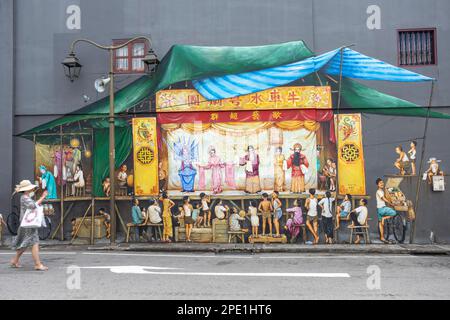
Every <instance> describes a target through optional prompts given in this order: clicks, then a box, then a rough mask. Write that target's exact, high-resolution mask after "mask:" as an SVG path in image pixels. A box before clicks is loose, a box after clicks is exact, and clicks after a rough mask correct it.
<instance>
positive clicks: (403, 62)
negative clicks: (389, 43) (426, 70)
mask: <svg viewBox="0 0 450 320" xmlns="http://www.w3.org/2000/svg"><path fill="white" fill-rule="evenodd" d="M398 42H399V43H398V61H399V65H400V66H421V65H435V64H437V57H436V29H410V30H399V31H398Z"/></svg>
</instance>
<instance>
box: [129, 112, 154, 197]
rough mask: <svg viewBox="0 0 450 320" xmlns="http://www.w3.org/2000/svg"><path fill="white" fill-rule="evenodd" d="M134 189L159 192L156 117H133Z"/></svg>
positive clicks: (147, 193) (152, 192)
mask: <svg viewBox="0 0 450 320" xmlns="http://www.w3.org/2000/svg"><path fill="white" fill-rule="evenodd" d="M133 153H134V154H133V155H134V157H133V159H134V191H135V194H136V195H137V196H150V195H157V194H158V190H159V188H158V148H157V140H156V119H155V118H133Z"/></svg>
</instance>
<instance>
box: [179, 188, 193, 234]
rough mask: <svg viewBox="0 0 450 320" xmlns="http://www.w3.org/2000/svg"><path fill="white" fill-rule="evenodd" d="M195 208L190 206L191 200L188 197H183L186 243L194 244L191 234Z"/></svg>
mask: <svg viewBox="0 0 450 320" xmlns="http://www.w3.org/2000/svg"><path fill="white" fill-rule="evenodd" d="M193 210H194V208H193V207H192V205H191V204H190V199H189V197H188V196H185V197H183V211H182V216H183V218H184V227H185V230H186V242H192V240H191V232H192V225H193V224H194V220H193V219H192V211H193Z"/></svg>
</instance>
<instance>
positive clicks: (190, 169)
mask: <svg viewBox="0 0 450 320" xmlns="http://www.w3.org/2000/svg"><path fill="white" fill-rule="evenodd" d="M173 151H174V155H175V159H176V160H179V161H181V166H180V169H179V170H178V175H179V176H180V180H181V191H182V192H194V182H195V176H196V174H197V170H196V169H195V168H194V166H193V164H192V163H193V162H194V161H197V160H198V143H197V142H196V141H195V140H191V139H190V138H189V139H188V140H187V141H186V139H185V138H184V137H183V140H181V138H178V141H177V142H174V144H173Z"/></svg>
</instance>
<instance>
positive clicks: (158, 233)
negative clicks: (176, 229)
mask: <svg viewBox="0 0 450 320" xmlns="http://www.w3.org/2000/svg"><path fill="white" fill-rule="evenodd" d="M146 226H147V227H151V228H153V230H155V239H156V240H158V237H159V240H161V239H162V231H161V227H162V226H163V224H162V223H147V224H146Z"/></svg>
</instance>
